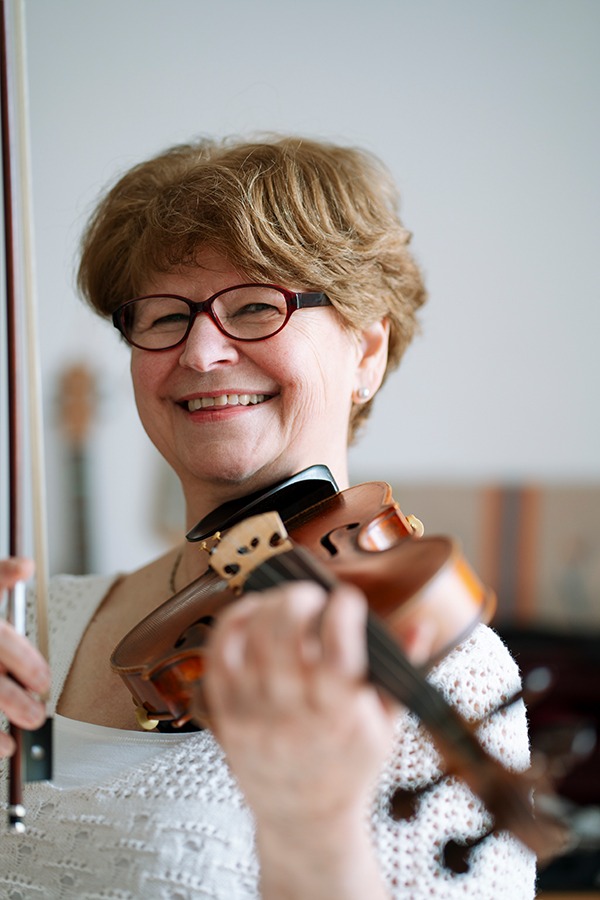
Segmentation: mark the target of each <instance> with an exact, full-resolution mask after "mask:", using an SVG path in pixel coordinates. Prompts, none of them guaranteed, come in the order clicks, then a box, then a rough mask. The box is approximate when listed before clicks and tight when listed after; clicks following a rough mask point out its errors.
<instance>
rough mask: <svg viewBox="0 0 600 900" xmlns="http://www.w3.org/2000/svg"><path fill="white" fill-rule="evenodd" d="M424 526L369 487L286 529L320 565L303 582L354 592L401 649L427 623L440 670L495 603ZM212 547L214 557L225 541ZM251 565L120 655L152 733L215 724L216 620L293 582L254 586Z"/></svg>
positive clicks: (199, 583) (202, 582)
mask: <svg viewBox="0 0 600 900" xmlns="http://www.w3.org/2000/svg"><path fill="white" fill-rule="evenodd" d="M272 505H275V506H276V505H277V504H276V503H273V504H272ZM246 521H248V520H246ZM417 521H418V520H414V519H413V520H412V521H411V518H410V517H406V516H404V514H403V513H402V511H401V510H400V507H399V506H398V504H397V503H396V502H395V501H394V499H393V497H392V492H391V488H390V486H389V485H388V484H386V483H384V482H367V483H364V484H360V485H358V486H356V487H352V488H349V489H348V490H345V491H341V492H336V493H333V494H332V495H331V496H328V497H326V498H325V499H322V500H320V501H318V502H317V503H315V504H313V505H312V506H309V507H308V508H307V509H303V510H301V511H300V512H295V513H293V514H292V515H291V516H290V517H289V518H287V521H286V523H285V524H286V528H287V533H288V535H289V538H290V539H291V541H292V544H293V545H294V546H296V547H300V548H304V549H305V550H307V551H308V552H309V554H310V559H311V562H310V564H308V563H307V565H308V566H309V567H308V568H307V569H306V571H305V572H304V571H301V572H300V573H299V574H297V575H296V576H295V577H304V578H312V579H316V580H319V581H321V583H323V584H324V585H325V586H331V585H332V584H333V583H335V582H339V581H341V582H350V583H352V584H355V585H356V586H357V587H359V588H360V589H361V590H362V591H363V592H364V593H365V595H366V597H367V600H368V604H369V609H370V611H371V612H372V613H373V614H374V615H376V616H377V617H378V618H379V619H381V620H382V621H383V622H384V623H385V625H386V627H387V629H388V630H389V632H390V634H391V635H392V636H393V637H394V639H395V640H396V641H398V643H399V646H402V644H403V642H404V640H405V639H407V638H408V637H409V636H410V634H411V633H412V631H413V630H414V629H415V628H416V626H417V624H419V625H420V624H421V623H422V622H423V621H424V620H425V621H427V623H428V626H429V629H428V630H429V632H430V633H431V635H432V642H431V652H430V658H429V659H428V660H427V662H428V663H431V662H432V661H435V660H437V659H439V658H441V657H442V656H443V655H444V654H445V653H447V652H448V651H449V650H450V649H452V647H454V646H456V644H457V643H459V642H460V641H461V640H463V639H464V638H465V637H466V636H467V635H468V634H469V632H470V631H471V630H472V629H473V628H474V627H475V625H476V624H477V623H478V622H481V621H484V622H487V621H489V619H490V618H491V614H492V612H493V608H494V598H493V594H492V593H491V591H489V590H487V589H486V588H485V587H484V586H483V585H482V584H481V582H480V581H479V579H478V578H477V576H476V575H475V573H474V572H473V571H472V570H471V569H470V567H469V566H468V564H467V563H466V561H465V560H464V559H463V558H462V556H461V555H460V553H459V550H458V547H457V545H456V543H455V542H454V541H452V540H451V539H450V538H447V537H431V538H425V537H417V536H416V534H418V533H419V531H420V530H421V529H419V527H418V524H415V523H416V522H417ZM419 524H420V523H419ZM234 527H235V526H234ZM237 527H238V528H239V525H238V526H237ZM226 535H227V532H226ZM212 543H213V554H215V550H216V548H218V547H219V541H218V540H217V541H216V542H214V541H213V542H212ZM250 543H251V541H250V540H249V541H248V544H250ZM219 549H220V553H221V555H223V549H221V548H219ZM231 552H235V551H233V550H232V551H231ZM215 555H216V554H215ZM244 563H245V572H246V577H245V578H244V580H243V581H242V582H241V583H240V582H239V580H238V582H236V583H235V584H234V585H232V584H231V581H230V580H228V578H227V576H226V575H225V574H221V576H219V575H218V574H217V573H216V572H215V571H214V567H213V566H212V565H211V568H210V569H209V571H207V572H206V573H205V574H204V575H202V576H200V578H198V579H196V581H194V582H192V584H190V585H188V586H187V587H186V588H184V590H182V591H180V592H178V593H177V594H175V595H174V596H173V597H171V598H170V599H169V600H168V601H167V602H166V603H164V604H163V605H162V606H160V607H159V608H158V609H157V610H155V611H154V612H153V613H151V614H150V615H149V616H147V617H146V618H145V619H144V620H142V622H140V623H139V624H138V625H137V626H136V627H135V628H134V629H133V630H132V631H131V632H129V634H128V635H126V636H125V638H124V639H123V640H122V641H121V642H120V644H119V645H118V646H117V647H116V649H115V650H114V652H113V654H112V657H111V665H112V668H113V670H114V671H115V672H117V673H118V674H119V675H120V676H121V678H122V679H123V681H124V682H125V684H126V685H127V687H128V689H129V690H130V692H131V694H132V695H133V698H134V702H135V704H136V706H137V709H138V713H137V716H138V722H139V723H140V724H141V725H142V726H143V727H150V728H153V727H156V725H157V723H172V726H173V727H175V728H181V727H183V726H185V725H187V723H189V722H191V721H193V722H195V723H196V724H197V725H200V726H201V727H202V726H206V725H208V724H209V718H208V712H207V710H206V705H205V703H204V700H203V695H202V676H203V674H204V671H205V648H206V644H207V641H208V639H209V637H210V631H211V627H212V624H213V621H214V619H215V617H216V616H218V614H219V613H220V612H221V611H222V610H223V609H224V608H225V607H227V606H228V605H230V604H231V603H233V602H235V600H236V599H237V598H238V596H239V593H240V592H241V590H243V589H246V590H248V589H260V587H266V586H267V584H273V583H276V580H283V578H287V580H289V578H290V577H291V576H290V575H289V574H287V575H284V576H283V578H279V577H278V576H276V575H275V574H274V573H273V572H270V573H269V575H268V576H266V577H267V579H268V581H267V583H264V584H261V583H260V578H259V583H254V584H253V583H252V578H253V577H254V579H255V580H256V578H257V574H256V573H257V572H258V571H259V564H258V562H257V560H256V559H255V558H254V556H253V554H252V552H249V553H248V552H247V553H245V558H244ZM252 573H254V575H253V574H252ZM316 573H318V574H316ZM264 577H265V576H264V574H263V578H264ZM273 579H276V580H273ZM244 583H245V588H244ZM423 662H426V661H425V660H423ZM162 727H163V728H164V725H163V726H162Z"/></svg>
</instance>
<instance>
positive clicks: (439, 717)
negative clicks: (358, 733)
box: [245, 546, 464, 740]
mask: <svg viewBox="0 0 600 900" xmlns="http://www.w3.org/2000/svg"><path fill="white" fill-rule="evenodd" d="M302 580H306V581H313V582H314V581H316V582H317V583H318V584H320V585H321V586H322V587H324V588H326V589H327V590H331V589H332V588H333V587H334V586H335V584H336V581H335V579H334V578H333V577H332V576H331V574H330V573H329V572H328V571H327V570H326V569H325V568H324V567H322V566H320V565H319V564H318V563H317V561H316V560H315V558H314V557H313V556H311V555H309V554H308V553H307V552H306V551H305V550H304V549H303V548H302V547H299V546H296V547H294V549H293V550H287V551H286V552H284V553H279V554H277V555H276V556H272V557H271V558H270V559H269V560H268V561H267V562H264V563H262V564H261V565H260V566H258V567H257V568H256V569H254V570H253V571H252V572H251V574H250V575H249V576H248V578H247V580H246V583H245V590H247V591H264V590H266V589H268V588H269V587H275V585H278V584H282V583H283V582H286V581H302ZM366 632H367V635H366V636H367V660H368V678H369V681H371V682H372V683H373V684H375V685H377V687H381V688H383V689H384V690H385V691H387V693H388V694H390V695H391V696H392V697H393V698H394V699H395V700H397V701H398V702H399V703H402V704H403V705H405V706H407V707H408V708H409V709H412V710H413V711H414V712H415V713H416V714H417V715H418V716H419V718H420V719H421V720H422V721H423V722H424V724H425V725H427V727H428V728H436V727H437V728H439V725H440V721H441V722H444V724H446V720H447V719H449V720H450V725H451V724H452V722H453V720H454V718H455V717H454V716H453V710H452V709H451V707H449V706H448V704H447V703H446V702H445V701H444V699H443V698H442V696H441V695H440V694H439V693H438V692H437V691H436V690H435V688H433V687H432V686H431V685H430V684H429V683H428V682H427V681H426V680H425V677H424V676H423V675H422V674H421V673H420V672H419V671H418V670H417V669H416V668H415V667H414V666H413V665H412V664H411V663H410V662H409V660H408V659H407V658H406V656H405V654H404V653H403V652H402V649H401V648H400V646H399V644H398V642H397V641H396V640H395V638H393V637H392V635H391V634H390V633H389V631H388V630H387V628H386V627H385V625H384V624H383V623H382V622H381V620H380V619H379V618H378V617H377V616H376V615H374V614H373V613H372V612H370V611H369V612H368V614H367V622H366ZM454 730H456V731H457V734H456V737H455V738H453V739H455V740H458V739H459V737H460V735H462V733H463V730H464V729H458V728H456V729H453V731H454Z"/></svg>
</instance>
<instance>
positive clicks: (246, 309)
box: [230, 303, 279, 318]
mask: <svg viewBox="0 0 600 900" xmlns="http://www.w3.org/2000/svg"><path fill="white" fill-rule="evenodd" d="M256 315H279V309H278V308H277V307H276V306H273V305H272V304H271V303H246V305H245V306H241V307H240V308H239V309H236V310H235V312H234V313H233V315H232V316H231V317H230V318H236V317H238V316H256Z"/></svg>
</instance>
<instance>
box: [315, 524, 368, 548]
mask: <svg viewBox="0 0 600 900" xmlns="http://www.w3.org/2000/svg"><path fill="white" fill-rule="evenodd" d="M359 525H360V522H351V523H350V524H349V525H343V526H342V528H332V529H331V531H328V532H327V534H324V535H323V537H322V538H321V546H322V547H323V548H324V549H325V550H327V552H328V553H329V555H330V556H337V554H338V549H337V547H336V546H335V544H334V543H333V541H332V540H331V535H332V534H335V532H336V531H342V529H343V528H345V529H346V531H353V530H354V529H355V528H358V526H359Z"/></svg>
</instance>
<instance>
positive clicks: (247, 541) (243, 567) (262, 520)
mask: <svg viewBox="0 0 600 900" xmlns="http://www.w3.org/2000/svg"><path fill="white" fill-rule="evenodd" d="M289 550H292V542H291V541H290V539H289V537H288V533H287V531H286V530H285V525H284V524H283V522H282V520H281V517H280V515H279V513H276V512H268V513H263V514H262V515H259V516H251V517H250V518H249V519H244V521H243V522H240V523H239V524H238V525H234V526H233V528H230V529H229V530H228V531H227V532H225V534H222V535H221V539H220V540H219V542H218V543H217V544H216V545H215V546H214V547H213V549H212V550H211V551H210V566H211V568H212V569H213V570H214V571H215V572H216V573H217V575H220V576H221V577H222V578H224V579H225V580H226V581H227V585H228V587H229V588H231V590H233V591H235V593H238V594H239V593H241V592H242V589H243V586H244V583H245V582H246V580H247V578H248V576H249V575H250V574H251V573H252V572H253V571H255V570H256V569H257V568H258V567H259V566H261V565H262V564H263V563H265V562H268V561H269V560H270V559H272V558H273V557H274V556H278V555H279V554H280V553H287V552H288V551H289Z"/></svg>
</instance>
